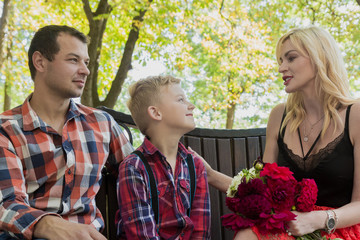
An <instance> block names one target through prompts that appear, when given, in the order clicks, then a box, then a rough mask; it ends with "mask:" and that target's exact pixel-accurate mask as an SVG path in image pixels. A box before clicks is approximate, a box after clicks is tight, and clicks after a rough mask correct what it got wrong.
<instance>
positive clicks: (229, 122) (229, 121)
mask: <svg viewBox="0 0 360 240" xmlns="http://www.w3.org/2000/svg"><path fill="white" fill-rule="evenodd" d="M235 109H236V104H235V103H232V104H231V105H230V107H228V108H227V114H226V129H232V128H233V126H234V117H235Z"/></svg>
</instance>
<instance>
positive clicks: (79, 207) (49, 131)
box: [0, 96, 133, 239]
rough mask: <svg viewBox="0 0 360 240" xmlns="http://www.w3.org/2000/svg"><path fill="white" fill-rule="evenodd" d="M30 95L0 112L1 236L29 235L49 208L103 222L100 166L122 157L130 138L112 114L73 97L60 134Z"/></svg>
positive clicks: (98, 226) (95, 223)
mask: <svg viewBox="0 0 360 240" xmlns="http://www.w3.org/2000/svg"><path fill="white" fill-rule="evenodd" d="M30 97H31V96H30ZM30 97H29V98H28V99H26V100H25V102H24V104H23V105H21V106H19V107H16V108H14V109H12V110H9V111H6V112H4V113H3V114H1V115H0V238H1V239H2V237H5V236H6V235H8V234H11V236H13V237H16V238H20V239H22V238H25V239H31V237H32V234H33V230H34V225H35V224H36V223H37V222H38V221H39V220H40V219H41V217H43V216H44V215H47V214H54V215H58V216H61V217H62V218H64V219H66V220H69V221H73V222H77V223H84V224H90V225H92V226H94V227H95V228H96V229H101V228H103V226H104V221H103V219H102V216H101V214H100V211H99V210H98V209H97V208H96V205H95V195H96V193H97V192H98V190H99V187H100V179H101V170H102V168H103V166H104V164H105V162H106V161H107V160H109V161H110V162H111V163H112V164H116V163H117V162H120V161H121V160H123V159H124V157H125V156H126V155H128V154H129V153H130V152H132V150H133V148H132V146H131V144H130V143H129V142H128V140H127V139H126V137H125V135H124V134H123V132H122V130H121V129H120V127H119V126H118V124H117V123H116V122H115V121H114V119H113V118H112V117H111V116H110V115H108V114H107V113H105V112H103V111H100V110H96V109H93V108H89V107H85V106H83V105H81V104H76V103H74V102H73V101H72V100H71V103H70V107H69V111H68V113H67V116H66V122H65V125H64V127H63V130H62V133H61V134H59V133H57V132H56V131H55V130H54V129H53V128H51V127H50V126H49V125H47V124H46V123H45V122H43V121H42V120H41V119H40V118H39V117H38V116H37V114H36V113H35V112H34V111H33V110H32V109H31V106H30V103H29V99H30Z"/></svg>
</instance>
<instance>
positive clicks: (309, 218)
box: [287, 211, 327, 236]
mask: <svg viewBox="0 0 360 240" xmlns="http://www.w3.org/2000/svg"><path fill="white" fill-rule="evenodd" d="M293 213H294V214H295V215H296V219H295V220H292V221H289V222H288V223H287V232H290V233H291V235H293V236H303V235H305V234H308V233H312V232H314V231H316V230H318V229H324V228H325V221H326V218H327V214H326V212H325V211H312V212H296V211H294V212H293Z"/></svg>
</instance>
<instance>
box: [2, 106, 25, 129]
mask: <svg viewBox="0 0 360 240" xmlns="http://www.w3.org/2000/svg"><path fill="white" fill-rule="evenodd" d="M22 119H23V115H22V111H21V106H18V107H15V108H13V109H10V110H7V111H5V112H3V113H1V114H0V125H2V124H5V123H6V122H9V121H11V122H19V121H21V122H22Z"/></svg>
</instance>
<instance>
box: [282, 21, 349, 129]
mask: <svg viewBox="0 0 360 240" xmlns="http://www.w3.org/2000/svg"><path fill="white" fill-rule="evenodd" d="M287 40H289V41H290V42H291V43H292V44H293V45H294V47H295V49H296V50H297V51H299V53H300V54H302V55H303V56H307V57H309V58H310V62H311V64H312V65H313V67H314V69H315V72H316V74H315V91H316V94H317V96H318V97H319V99H320V101H321V102H322V105H323V109H324V124H323V131H322V136H323V135H324V134H325V130H326V129H327V128H328V127H329V125H330V120H331V119H334V120H335V121H334V122H335V129H334V132H335V131H336V129H337V127H338V124H339V123H340V124H342V123H341V119H340V115H339V113H338V111H337V110H338V109H339V108H340V107H342V106H348V105H350V104H352V103H354V102H355V100H354V99H352V98H351V96H350V91H349V81H348V78H347V72H346V69H345V64H344V61H343V58H342V56H341V52H340V49H339V48H338V45H337V43H336V42H335V40H334V38H333V37H332V36H331V35H330V34H329V33H328V32H327V31H325V30H324V29H322V28H320V27H316V26H309V27H303V28H295V29H293V30H290V31H289V32H288V33H286V34H285V35H284V36H282V37H281V38H280V39H279V41H278V43H277V46H276V58H277V61H278V63H279V64H280V52H281V47H282V45H283V44H284V42H285V41H287ZM305 115H306V112H305V109H304V101H303V98H302V95H301V94H300V93H299V92H294V93H290V94H289V96H288V99H287V102H286V117H285V119H284V121H283V124H282V126H281V132H282V130H283V128H284V127H285V126H286V125H287V123H288V122H289V121H291V124H290V131H292V132H293V131H296V129H297V128H298V127H299V125H300V123H301V122H302V121H303V120H304V119H305Z"/></svg>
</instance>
